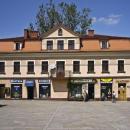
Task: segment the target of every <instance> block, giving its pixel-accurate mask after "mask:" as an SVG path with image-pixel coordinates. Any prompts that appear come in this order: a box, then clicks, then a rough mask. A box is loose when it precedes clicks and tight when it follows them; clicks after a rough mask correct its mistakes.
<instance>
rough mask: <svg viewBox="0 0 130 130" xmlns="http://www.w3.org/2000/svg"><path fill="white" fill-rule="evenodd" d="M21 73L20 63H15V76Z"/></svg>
mask: <svg viewBox="0 0 130 130" xmlns="http://www.w3.org/2000/svg"><path fill="white" fill-rule="evenodd" d="M15 73H16V74H19V73H20V62H14V74H15Z"/></svg>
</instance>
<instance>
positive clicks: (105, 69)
mask: <svg viewBox="0 0 130 130" xmlns="http://www.w3.org/2000/svg"><path fill="white" fill-rule="evenodd" d="M102 73H109V68H108V61H107V60H104V61H102Z"/></svg>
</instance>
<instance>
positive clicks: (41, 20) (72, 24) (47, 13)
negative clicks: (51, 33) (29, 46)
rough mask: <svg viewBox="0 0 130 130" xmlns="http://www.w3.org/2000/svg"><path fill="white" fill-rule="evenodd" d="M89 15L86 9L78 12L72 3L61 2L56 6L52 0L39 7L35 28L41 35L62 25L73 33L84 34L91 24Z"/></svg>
mask: <svg viewBox="0 0 130 130" xmlns="http://www.w3.org/2000/svg"><path fill="white" fill-rule="evenodd" d="M89 13H90V10H89V9H88V8H84V9H82V10H81V11H78V9H77V6H76V5H75V4H74V3H71V4H68V3H65V2H61V3H59V4H57V5H56V4H55V3H54V2H53V0H50V1H49V2H48V3H47V4H45V5H44V4H42V5H40V6H39V10H38V13H37V15H36V26H37V29H38V31H39V32H40V33H41V34H42V33H44V32H47V31H48V30H49V29H50V28H52V27H54V26H55V25H57V24H63V25H65V26H67V27H69V28H70V29H72V30H73V31H76V32H79V33H81V34H84V33H86V30H87V29H88V28H89V27H90V25H91V22H92V20H91V18H90V17H89Z"/></svg>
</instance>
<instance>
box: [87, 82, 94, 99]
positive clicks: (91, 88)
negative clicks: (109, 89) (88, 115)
mask: <svg viewBox="0 0 130 130" xmlns="http://www.w3.org/2000/svg"><path fill="white" fill-rule="evenodd" d="M88 98H89V99H94V84H88Z"/></svg>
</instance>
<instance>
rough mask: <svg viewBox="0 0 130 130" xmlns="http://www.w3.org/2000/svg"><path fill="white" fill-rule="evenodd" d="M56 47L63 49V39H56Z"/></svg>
mask: <svg viewBox="0 0 130 130" xmlns="http://www.w3.org/2000/svg"><path fill="white" fill-rule="evenodd" d="M57 49H58V50H63V49H64V41H63V40H58V43H57Z"/></svg>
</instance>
